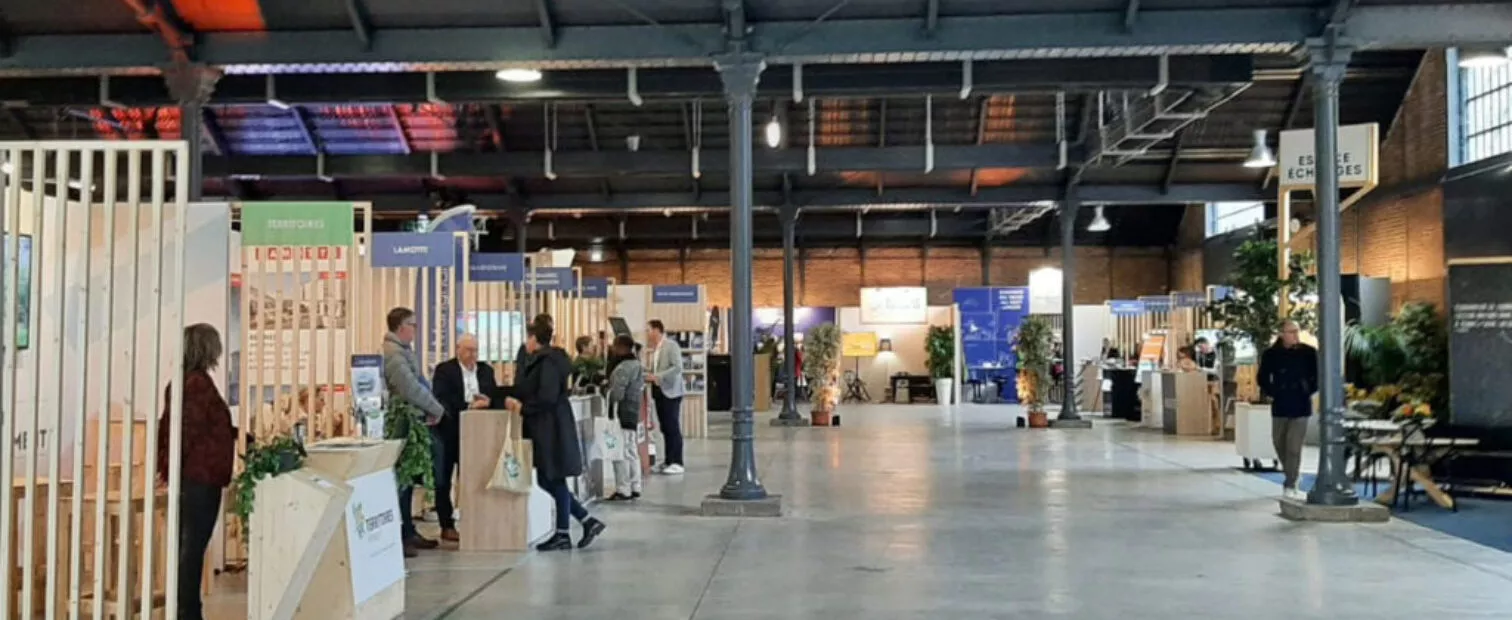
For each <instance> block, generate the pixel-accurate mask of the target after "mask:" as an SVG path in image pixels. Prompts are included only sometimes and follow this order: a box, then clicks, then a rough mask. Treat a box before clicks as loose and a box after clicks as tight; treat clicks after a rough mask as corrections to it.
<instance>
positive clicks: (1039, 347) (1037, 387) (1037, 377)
mask: <svg viewBox="0 0 1512 620" xmlns="http://www.w3.org/2000/svg"><path fill="white" fill-rule="evenodd" d="M1054 346H1055V335H1054V334H1053V333H1052V331H1051V329H1050V322H1049V321H1046V320H1045V319H1044V318H1042V317H1037V316H1031V317H1029V318H1027V319H1025V320H1024V322H1023V324H1021V325H1019V328H1018V334H1017V335H1015V336H1014V338H1013V350H1014V352H1015V353H1017V355H1018V388H1019V400H1020V401H1022V402H1023V403H1024V405H1026V406H1028V407H1029V411H1030V413H1040V412H1042V411H1044V410H1045V390H1046V389H1047V388H1049V386H1050V364H1051V363H1052V361H1051V356H1052V355H1053V352H1052V351H1051V349H1052V348H1053V347H1054Z"/></svg>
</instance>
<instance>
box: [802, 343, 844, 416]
mask: <svg viewBox="0 0 1512 620" xmlns="http://www.w3.org/2000/svg"><path fill="white" fill-rule="evenodd" d="M840 338H841V336H840V328H839V327H836V326H835V324H834V323H822V324H819V325H815V326H814V327H811V328H809V330H808V331H807V332H804V334H803V376H804V378H806V379H808V383H809V387H810V388H811V389H812V390H813V393H814V404H815V406H828V407H834V406H835V405H836V404H838V403H839V402H840V388H839V385H838V382H839V378H840Z"/></svg>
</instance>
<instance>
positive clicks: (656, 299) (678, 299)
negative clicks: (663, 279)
mask: <svg viewBox="0 0 1512 620" xmlns="http://www.w3.org/2000/svg"><path fill="white" fill-rule="evenodd" d="M651 303H653V304H696V303H698V285H697V284H668V285H664V286H653V287H651Z"/></svg>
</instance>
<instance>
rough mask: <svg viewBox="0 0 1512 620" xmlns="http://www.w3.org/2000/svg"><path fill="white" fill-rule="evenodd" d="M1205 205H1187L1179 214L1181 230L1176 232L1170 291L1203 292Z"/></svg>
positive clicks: (1205, 230) (1205, 232)
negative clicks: (1184, 210) (1183, 211)
mask: <svg viewBox="0 0 1512 620" xmlns="http://www.w3.org/2000/svg"><path fill="white" fill-rule="evenodd" d="M1205 215H1206V207H1205V205H1200V204H1196V205H1187V207H1186V212H1185V213H1182V214H1181V228H1179V229H1178V230H1177V231H1176V248H1175V250H1174V256H1173V258H1172V260H1171V289H1172V290H1176V291H1201V290H1205V287H1204V286H1203V282H1202V240H1203V238H1204V237H1206V236H1207V218H1206V217H1205Z"/></svg>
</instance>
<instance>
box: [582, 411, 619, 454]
mask: <svg viewBox="0 0 1512 620" xmlns="http://www.w3.org/2000/svg"><path fill="white" fill-rule="evenodd" d="M589 429H590V431H591V432H592V433H593V434H592V441H590V442H589V444H588V462H589V463H593V462H595V461H609V462H614V461H615V460H618V459H619V458H620V456H619V455H620V451H621V450H624V446H622V445H620V444H621V443H623V442H624V437H622V436H621V435H620V433H619V432H617V431H618V429H619V426H618V424H617V423H616V422H615V421H614V420H612V419H610V418H606V417H602V416H600V417H595V418H591V421H590V422H589Z"/></svg>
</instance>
